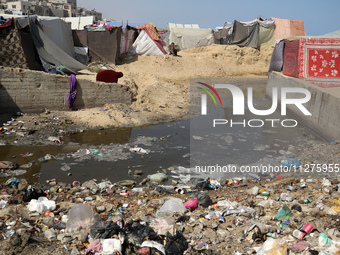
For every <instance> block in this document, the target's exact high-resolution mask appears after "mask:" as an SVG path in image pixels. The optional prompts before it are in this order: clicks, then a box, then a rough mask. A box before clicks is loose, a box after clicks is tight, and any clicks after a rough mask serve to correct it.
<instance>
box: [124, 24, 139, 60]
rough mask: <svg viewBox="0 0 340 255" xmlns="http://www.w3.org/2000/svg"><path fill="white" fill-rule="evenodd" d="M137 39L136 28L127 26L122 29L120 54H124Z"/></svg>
mask: <svg viewBox="0 0 340 255" xmlns="http://www.w3.org/2000/svg"><path fill="white" fill-rule="evenodd" d="M137 37H138V30H137V28H134V27H131V26H129V25H127V26H125V27H123V29H122V36H121V41H120V54H121V55H122V54H126V53H128V52H129V49H130V48H131V47H132V44H133V43H134V41H135V40H136V39H137Z"/></svg>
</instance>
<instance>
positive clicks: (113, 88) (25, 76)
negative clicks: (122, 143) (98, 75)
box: [0, 67, 132, 113]
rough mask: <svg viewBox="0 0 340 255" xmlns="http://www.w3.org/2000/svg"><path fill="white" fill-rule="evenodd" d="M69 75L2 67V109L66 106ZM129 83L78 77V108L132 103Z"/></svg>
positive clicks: (26, 110)
mask: <svg viewBox="0 0 340 255" xmlns="http://www.w3.org/2000/svg"><path fill="white" fill-rule="evenodd" d="M69 81H70V78H69V76H66V75H54V74H47V73H44V72H38V71H30V70H25V69H19V68H7V67H0V113H16V112H18V111H20V112H24V113H39V112H43V111H44V109H45V108H48V109H50V110H67V109H69V108H68V102H67V101H66V97H67V95H68V93H69V91H70V85H69ZM131 95H132V94H131V91H130V89H129V87H127V86H124V85H120V84H114V83H103V82H92V81H89V80H84V79H77V96H76V100H75V104H74V108H75V109H83V108H91V107H101V106H103V105H105V104H107V103H108V104H111V103H124V104H129V105H130V104H131V102H132V96H131Z"/></svg>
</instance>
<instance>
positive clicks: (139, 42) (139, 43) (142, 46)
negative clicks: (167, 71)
mask: <svg viewBox="0 0 340 255" xmlns="http://www.w3.org/2000/svg"><path fill="white" fill-rule="evenodd" d="M131 50H132V51H134V52H135V53H137V54H138V55H142V56H162V57H164V53H163V52H162V51H161V50H160V49H159V48H158V46H157V45H156V43H155V42H154V41H153V40H152V39H151V38H150V36H149V35H148V34H147V33H146V32H145V30H142V31H141V32H140V34H139V35H138V37H137V39H136V40H135V42H134V43H133V44H132V47H131Z"/></svg>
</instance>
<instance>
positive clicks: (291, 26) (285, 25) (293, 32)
mask: <svg viewBox="0 0 340 255" xmlns="http://www.w3.org/2000/svg"><path fill="white" fill-rule="evenodd" d="M271 19H273V20H275V41H278V40H281V39H286V38H289V37H294V36H305V35H306V33H305V27H304V25H303V20H288V19H278V18H271Z"/></svg>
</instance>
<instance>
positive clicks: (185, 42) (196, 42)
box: [169, 27, 214, 50]
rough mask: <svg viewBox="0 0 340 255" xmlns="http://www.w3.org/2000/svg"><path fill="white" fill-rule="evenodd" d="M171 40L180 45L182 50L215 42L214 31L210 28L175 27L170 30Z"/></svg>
mask: <svg viewBox="0 0 340 255" xmlns="http://www.w3.org/2000/svg"><path fill="white" fill-rule="evenodd" d="M169 42H170V44H171V43H172V42H173V43H174V44H175V45H178V46H179V48H180V49H181V50H186V49H191V48H197V47H203V46H209V45H211V44H213V43H214V33H213V30H212V29H210V28H207V29H202V28H178V27H174V28H172V29H171V31H170V35H169Z"/></svg>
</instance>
